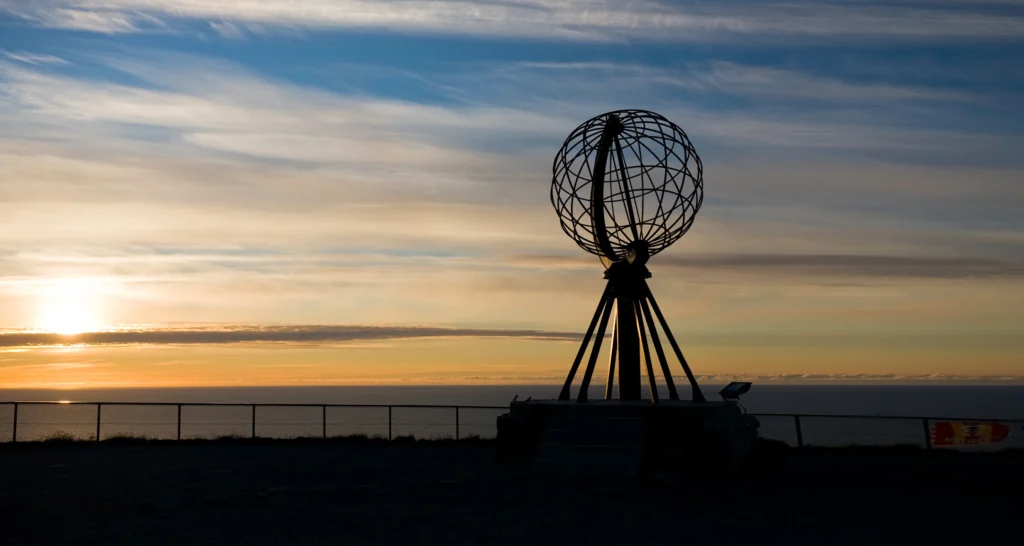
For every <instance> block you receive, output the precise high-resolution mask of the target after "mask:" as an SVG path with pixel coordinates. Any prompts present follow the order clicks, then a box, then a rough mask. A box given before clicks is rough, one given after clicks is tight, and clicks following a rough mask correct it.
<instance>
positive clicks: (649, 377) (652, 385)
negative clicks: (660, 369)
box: [633, 301, 658, 404]
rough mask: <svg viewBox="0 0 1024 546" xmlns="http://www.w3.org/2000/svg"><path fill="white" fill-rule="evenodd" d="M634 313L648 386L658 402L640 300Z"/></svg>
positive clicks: (652, 400) (654, 400)
mask: <svg viewBox="0 0 1024 546" xmlns="http://www.w3.org/2000/svg"><path fill="white" fill-rule="evenodd" d="M633 314H635V315H636V326H637V328H638V329H639V330H640V345H641V347H643V349H644V364H646V366H647V388H648V389H649V390H650V391H651V392H650V394H651V402H654V403H655V404H657V403H658V383H657V381H655V380H654V365H652V364H651V348H650V346H648V344H647V332H645V331H644V323H643V318H642V317H643V312H642V311H641V310H640V302H639V301H634V302H633Z"/></svg>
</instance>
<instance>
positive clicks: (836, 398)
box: [0, 384, 1024, 419]
mask: <svg viewBox="0 0 1024 546" xmlns="http://www.w3.org/2000/svg"><path fill="white" fill-rule="evenodd" d="M721 387H722V386H721V385H702V386H701V388H702V390H703V391H704V392H705V395H706V396H707V397H708V398H709V399H716V398H718V397H717V394H715V393H717V392H718V390H719V389H721ZM602 389H603V386H601V387H600V388H598V387H594V388H592V389H591V392H590V396H591V397H592V398H600V397H602V396H603V393H602V392H601V390H602ZM558 391H559V386H557V385H500V386H498V385H484V386H463V385H460V386H445V385H437V386H329V387H201V388H128V389H78V390H74V389H72V390H68V389H63V390H55V389H0V402H6V401H30V400H71V401H88V402H167V403H196V402H206V403H243V404H250V403H254V404H396V405H399V404H430V405H467V406H507V405H508V403H509V401H511V400H512V398H513V397H515V396H519V398H520V399H526V398H530V397H532V398H535V399H544V398H555V397H557V395H558ZM574 393H575V390H574ZM680 393H681V394H682V395H683V396H684V397H687V396H688V393H689V390H688V388H682V387H681V390H680ZM662 396H664V393H662ZM741 402H742V403H743V405H744V406H745V407H746V408H747V409H748V410H749V411H750V412H751V413H802V414H829V415H834V414H851V415H901V416H902V415H906V416H926V417H964V418H978V419H1024V386H1021V385H1007V386H997V385H818V384H815V385H757V384H755V385H754V386H753V388H752V389H751V390H750V392H749V393H747V394H745V395H743V397H742V400H741Z"/></svg>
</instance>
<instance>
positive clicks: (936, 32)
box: [0, 0, 1024, 41]
mask: <svg viewBox="0 0 1024 546" xmlns="http://www.w3.org/2000/svg"><path fill="white" fill-rule="evenodd" d="M0 7H4V6H0ZM5 7H6V9H7V10H8V11H10V12H12V13H14V14H15V15H18V16H20V17H23V18H25V19H27V20H30V21H34V22H35V23H37V24H39V25H43V26H50V27H59V28H73V29H81V30H90V31H96V32H108V33H112V32H128V31H135V30H140V29H143V28H153V27H154V25H155V24H156V23H159V24H166V25H171V24H174V22H175V21H180V20H182V19H185V20H205V21H218V22H219V21H232V22H246V23H255V24H261V25H276V26H281V27H304V28H311V29H325V28H327V29H329V28H375V29H388V30H393V31H401V32H418V33H435V34H436V33H443V34H461V35H478V36H479V35H489V36H527V37H530V36H533V37H546V38H563V39H587V40H608V39H657V40H672V41H701V40H724V39H728V38H735V37H760V38H762V39H765V38H772V37H775V36H802V37H805V38H817V39H836V38H843V37H876V38H877V37H885V38H890V39H893V38H895V39H903V40H928V41H933V40H937V39H951V38H965V37H970V38H974V39H998V38H1018V37H1020V36H1021V35H1022V33H1024V18H1022V17H1021V15H1020V14H1019V13H1018V12H1017V11H1015V9H1014V7H1015V5H1014V4H1012V3H1006V2H985V3H976V4H969V5H963V4H956V3H951V2H932V3H928V4H927V5H925V4H922V3H920V2H914V1H902V2H888V3H884V4H878V3H821V2H810V1H805V2H786V3H781V2H751V1H729V2H700V1H691V2H658V1H652V0H642V1H639V2H629V3H626V4H623V3H621V2H613V1H609V0H596V1H595V0H590V1H587V0H571V1H559V0H525V1H520V2H514V3H509V2H499V1H478V2H474V3H471V4H469V3H466V2H457V1H439V2H407V1H382V2H378V1H372V2H371V1H367V0H348V1H344V2H335V1H330V0H278V1H260V0H219V1H207V0H187V1H181V0H105V1H103V2H92V1H88V0H49V1H46V2H36V3H32V4H29V5H27V6H25V5H9V6H5ZM907 21H913V22H914V23H913V24H907Z"/></svg>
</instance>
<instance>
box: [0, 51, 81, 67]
mask: <svg viewBox="0 0 1024 546" xmlns="http://www.w3.org/2000/svg"><path fill="white" fill-rule="evenodd" d="M0 55H3V56H4V57H7V58H8V59H11V60H12V61H18V62H22V63H27V64H34V65H47V64H68V62H67V61H66V60H64V59H61V58H60V57H56V56H54V55H45V54H40V53H29V52H27V51H3V50H0Z"/></svg>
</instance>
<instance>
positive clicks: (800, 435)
mask: <svg viewBox="0 0 1024 546" xmlns="http://www.w3.org/2000/svg"><path fill="white" fill-rule="evenodd" d="M793 423H794V424H795V425H796V447H804V429H803V428H802V427H801V426H800V416H799V415H794V416H793Z"/></svg>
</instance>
